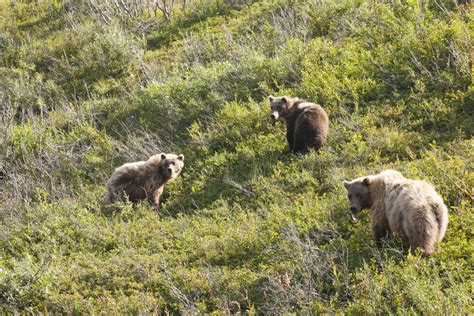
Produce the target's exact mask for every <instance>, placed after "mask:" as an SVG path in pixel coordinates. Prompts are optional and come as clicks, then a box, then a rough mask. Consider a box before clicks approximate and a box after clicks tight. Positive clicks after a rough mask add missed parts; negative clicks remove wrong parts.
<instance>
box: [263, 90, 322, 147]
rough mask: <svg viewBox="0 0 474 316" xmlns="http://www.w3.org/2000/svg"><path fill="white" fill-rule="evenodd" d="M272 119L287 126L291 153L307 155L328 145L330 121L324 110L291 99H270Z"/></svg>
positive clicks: (308, 103) (312, 104) (287, 137)
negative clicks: (310, 150)
mask: <svg viewBox="0 0 474 316" xmlns="http://www.w3.org/2000/svg"><path fill="white" fill-rule="evenodd" d="M269 100H270V107H271V111H272V114H271V117H272V119H274V120H281V121H283V122H285V124H286V139H287V141H288V145H289V146H290V151H292V152H294V153H295V154H297V153H306V152H308V151H309V149H311V148H314V149H319V148H321V147H323V146H324V144H325V143H326V137H327V134H328V130H329V119H328V115H327V114H326V112H325V111H324V110H323V108H322V107H321V106H320V105H318V104H314V103H311V102H306V101H303V100H300V99H297V98H290V97H286V96H283V97H272V96H270V97H269Z"/></svg>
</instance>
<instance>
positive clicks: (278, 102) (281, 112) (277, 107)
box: [268, 96, 289, 121]
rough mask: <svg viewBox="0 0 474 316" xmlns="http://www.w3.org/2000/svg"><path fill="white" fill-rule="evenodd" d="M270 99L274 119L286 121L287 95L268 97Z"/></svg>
mask: <svg viewBox="0 0 474 316" xmlns="http://www.w3.org/2000/svg"><path fill="white" fill-rule="evenodd" d="M268 99H269V100H270V109H271V111H272V114H271V115H270V116H271V118H272V119H273V120H281V121H285V115H286V112H287V111H288V107H289V106H288V99H287V98H286V97H276V98H275V97H272V96H270V97H268Z"/></svg>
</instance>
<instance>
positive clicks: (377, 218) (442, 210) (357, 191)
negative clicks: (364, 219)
mask: <svg viewBox="0 0 474 316" xmlns="http://www.w3.org/2000/svg"><path fill="white" fill-rule="evenodd" d="M344 186H345V187H346V189H347V192H348V195H347V197H348V198H349V201H350V211H351V213H352V217H353V219H355V217H354V214H357V213H358V212H360V211H361V210H363V209H370V218H371V225H372V234H373V237H374V239H375V241H376V243H377V245H380V242H381V239H382V237H384V236H386V235H390V233H391V232H395V233H397V234H399V235H400V236H401V237H402V238H403V239H404V240H408V241H409V243H410V246H411V249H412V250H415V249H416V248H418V247H419V248H422V249H423V251H424V254H425V255H431V254H432V253H433V251H435V250H436V246H435V243H436V242H440V241H441V240H442V239H443V237H444V234H445V233H446V228H447V226H448V209H447V208H446V205H444V203H443V200H442V199H441V197H440V196H439V195H438V194H437V193H436V191H435V189H434V188H433V186H432V185H430V184H429V183H427V182H425V181H420V180H410V179H407V178H405V177H403V176H402V174H401V173H400V172H398V171H395V170H386V171H383V172H382V173H380V174H378V175H375V176H366V177H361V178H357V179H355V180H352V181H350V182H348V181H344Z"/></svg>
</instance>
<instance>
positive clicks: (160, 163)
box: [107, 153, 184, 207]
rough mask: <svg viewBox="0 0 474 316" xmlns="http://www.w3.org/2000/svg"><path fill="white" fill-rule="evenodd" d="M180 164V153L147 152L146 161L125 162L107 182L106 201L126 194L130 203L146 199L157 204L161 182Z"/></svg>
mask: <svg viewBox="0 0 474 316" xmlns="http://www.w3.org/2000/svg"><path fill="white" fill-rule="evenodd" d="M183 167H184V156H183V155H179V156H177V155H174V154H164V153H162V154H159V155H154V156H151V157H150V158H149V159H148V160H147V161H137V162H131V163H126V164H124V165H122V166H120V167H118V168H117V169H115V171H114V172H113V174H112V176H111V178H110V179H109V181H108V182H107V188H108V191H109V194H108V199H109V202H110V203H113V202H115V201H123V200H124V199H125V197H128V199H129V200H130V201H131V202H133V203H136V202H138V201H141V200H145V199H146V200H148V202H149V203H150V204H151V205H153V206H154V207H158V204H159V203H160V196H161V194H162V193H163V188H164V186H165V184H166V183H167V182H170V181H173V180H174V179H176V177H178V175H179V174H180V173H181V170H182V169H183Z"/></svg>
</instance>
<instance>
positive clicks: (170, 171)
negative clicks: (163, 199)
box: [161, 154, 184, 179]
mask: <svg viewBox="0 0 474 316" xmlns="http://www.w3.org/2000/svg"><path fill="white" fill-rule="evenodd" d="M161 160H162V161H163V164H162V166H163V170H164V172H165V175H166V177H167V178H168V179H174V178H176V177H177V176H179V174H180V173H181V170H183V167H184V155H179V156H177V155H173V154H161Z"/></svg>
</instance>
